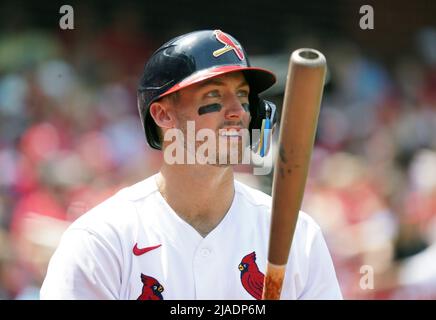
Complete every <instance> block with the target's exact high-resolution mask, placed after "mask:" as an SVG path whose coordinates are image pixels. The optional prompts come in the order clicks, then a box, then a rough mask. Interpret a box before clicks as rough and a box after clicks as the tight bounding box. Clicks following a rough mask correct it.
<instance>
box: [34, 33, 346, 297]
mask: <svg viewBox="0 0 436 320" xmlns="http://www.w3.org/2000/svg"><path fill="white" fill-rule="evenodd" d="M275 81H276V80H275V76H274V75H273V74H272V73H271V72H270V71H267V70H264V69H261V68H255V67H252V66H250V64H249V61H248V59H247V55H246V52H245V51H244V49H243V48H242V46H241V45H240V44H239V42H238V41H237V40H236V39H235V38H234V37H232V36H230V35H229V34H226V33H224V32H222V31H220V30H214V31H212V30H206V31H196V32H192V33H188V34H185V35H182V36H179V37H177V38H175V39H172V40H170V41H169V42H167V43H166V44H164V45H163V46H161V47H160V48H159V49H158V50H157V51H156V52H155V53H154V54H153V55H152V57H151V58H150V59H149V61H148V63H147V64H146V66H145V69H144V73H143V75H142V78H141V80H140V84H139V88H138V108H139V113H140V117H141V121H142V123H143V126H144V130H145V135H146V139H147V141H148V144H149V145H150V146H151V147H152V148H155V149H159V150H162V151H163V152H164V154H165V151H168V148H170V147H171V146H172V143H173V141H172V140H171V141H168V140H167V139H166V136H167V134H168V132H170V131H171V130H179V132H181V134H182V136H183V137H185V138H187V136H188V131H189V130H188V123H189V122H191V123H194V124H195V132H199V131H200V130H202V129H208V130H209V132H210V131H212V132H213V134H214V136H215V138H216V139H217V141H218V142H220V143H221V142H223V141H225V144H227V145H231V144H232V143H233V144H236V145H237V146H238V147H240V146H241V144H243V139H242V134H240V132H242V131H243V130H244V129H250V130H251V129H265V127H268V126H269V125H268V123H270V124H271V122H274V120H275V117H274V116H273V114H274V111H275V106H274V105H273V104H272V103H270V102H267V101H264V100H262V99H261V98H259V93H261V92H262V91H264V90H266V89H267V88H269V87H271V86H272V85H273V84H274V83H275ZM232 139H233V140H232ZM229 140H232V141H233V142H229ZM251 140H254V137H251ZM261 140H263V141H262V144H265V143H266V141H265V139H262V134H261ZM235 141H236V142H235ZM218 142H217V143H216V145H219V144H220V143H218ZM258 142H259V141H251V145H256V143H258ZM197 144H198V143H197V142H196V144H195V145H197ZM262 148H263V147H262ZM182 149H183V151H184V155H185V156H187V155H188V154H189V153H190V152H191V151H190V150H189V143H186V141H185V142H183V143H182ZM242 149H243V148H239V149H238V155H237V156H238V157H237V158H238V159H239V160H240V159H241V153H242V151H241V150H242ZM214 150H215V149H213V148H212V149H210V155H211V154H213V153H214ZM217 150H218V151H217V152H216V155H215V156H216V159H220V160H222V157H220V156H222V154H221V149H217ZM263 150H264V148H263ZM230 155H231V152H230ZM215 156H214V157H215ZM164 158H165V157H164ZM224 158H225V159H227V160H228V156H227V158H226V157H224ZM270 220H271V197H270V196H268V195H266V194H264V193H262V192H260V191H258V190H255V189H253V188H251V187H248V186H246V185H244V184H243V183H241V182H238V181H236V180H235V179H234V174H233V165H232V164H230V163H228V162H227V163H222V162H219V163H218V162H215V163H214V162H212V161H209V162H207V163H198V162H196V163H194V164H183V163H176V164H171V163H168V161H164V162H163V165H162V167H161V170H160V172H159V173H157V174H156V175H154V176H151V177H149V178H147V179H145V180H143V181H141V182H139V183H137V184H135V185H133V186H130V187H128V188H125V189H123V190H121V191H119V192H118V193H117V194H115V195H114V196H112V197H111V198H109V199H108V200H106V201H104V202H103V203H101V204H100V205H98V206H97V207H95V208H94V209H92V210H90V211H89V212H87V213H86V214H84V215H83V216H81V217H80V218H79V219H77V220H76V221H75V222H74V223H72V225H71V226H70V227H69V228H68V230H67V231H66V232H65V233H64V235H63V237H62V239H61V242H60V244H59V247H58V248H57V250H56V252H55V253H54V255H53V257H52V258H51V260H50V263H49V267H48V271H47V275H46V278H45V280H44V283H43V286H42V288H41V298H42V299H139V300H162V299H261V297H262V289H263V280H264V274H265V268H266V261H267V253H268V252H267V250H268V239H269V230H270ZM292 244H293V245H292V249H291V252H290V257H289V262H288V265H287V270H286V276H285V279H284V285H283V289H282V295H281V298H282V299H342V295H341V292H340V288H339V286H338V282H337V279H336V275H335V270H334V267H333V263H332V260H331V257H330V254H329V251H328V249H327V246H326V244H325V241H324V238H323V236H322V233H321V230H320V228H319V226H318V225H317V224H316V223H315V222H314V220H313V219H312V218H310V217H309V216H308V215H307V214H305V213H304V212H300V214H299V218H298V222H297V226H296V231H295V234H294V240H293V243H292Z"/></svg>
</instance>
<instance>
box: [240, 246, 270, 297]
mask: <svg viewBox="0 0 436 320" xmlns="http://www.w3.org/2000/svg"><path fill="white" fill-rule="evenodd" d="M239 270H240V271H241V283H242V286H243V287H244V289H245V290H247V292H248V293H249V294H251V295H252V296H253V297H254V298H255V299H257V300H261V299H262V291H263V279H264V278H265V275H264V274H263V273H262V272H260V271H259V268H258V267H257V264H256V252H254V251H253V252H252V253H250V254H247V255H246V256H245V257H244V258H243V259H242V261H241V263H240V264H239Z"/></svg>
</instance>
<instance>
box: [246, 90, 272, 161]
mask: <svg viewBox="0 0 436 320" xmlns="http://www.w3.org/2000/svg"><path fill="white" fill-rule="evenodd" d="M249 102H250V112H251V121H250V125H249V130H250V145H251V150H252V151H253V152H255V153H257V154H259V155H260V156H261V157H264V156H266V155H267V154H268V152H269V149H270V145H271V140H272V133H273V129H274V126H275V124H276V122H277V112H276V111H277V108H276V105H275V104H274V103H272V102H271V101H267V100H263V99H260V98H259V96H258V95H257V94H253V96H249Z"/></svg>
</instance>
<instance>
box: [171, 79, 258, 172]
mask: <svg viewBox="0 0 436 320" xmlns="http://www.w3.org/2000/svg"><path fill="white" fill-rule="evenodd" d="M249 90H250V88H249V86H248V83H247V82H246V80H245V77H244V75H243V74H242V72H233V73H229V74H225V75H222V76H219V77H216V78H212V79H209V80H205V81H203V82H201V83H198V84H195V85H192V86H189V87H187V88H184V89H182V90H180V91H179V98H178V99H176V100H175V101H174V102H173V107H174V112H175V118H176V127H177V128H179V129H181V130H182V131H183V133H184V138H185V148H186V147H187V139H189V136H188V121H191V125H192V124H193V123H195V133H196V136H197V133H199V131H201V130H202V129H210V130H211V131H212V132H213V133H214V139H215V142H216V145H215V154H213V155H209V154H208V152H207V154H208V156H209V157H210V156H213V157H216V163H217V164H221V165H228V164H230V163H232V164H234V162H235V161H234V159H235V158H236V159H237V162H238V163H240V162H241V160H242V152H243V147H245V145H244V144H247V143H249V139H246V138H248V137H247V136H244V138H243V137H242V133H245V134H247V133H248V131H247V130H245V132H244V130H242V131H241V129H248V126H249V123H250V112H249V111H248V95H249ZM203 131H204V130H203ZM209 132H210V131H209ZM197 137H198V136H197ZM208 140H209V137H208V138H205V139H204V141H196V142H195V147H196V148H195V149H196V150H197V151H199V150H201V149H199V148H200V146H201V145H204V144H205V143H206V141H207V143H210V141H208ZM247 140H248V141H247ZM224 149H225V150H224ZM220 154H221V158H220ZM223 159H224V161H223ZM232 159H233V160H232ZM231 161H233V162H231Z"/></svg>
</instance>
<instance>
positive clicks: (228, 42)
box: [213, 30, 244, 60]
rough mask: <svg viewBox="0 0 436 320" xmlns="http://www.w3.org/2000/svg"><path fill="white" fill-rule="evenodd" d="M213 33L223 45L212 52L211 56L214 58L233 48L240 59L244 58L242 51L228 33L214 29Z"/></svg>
mask: <svg viewBox="0 0 436 320" xmlns="http://www.w3.org/2000/svg"><path fill="white" fill-rule="evenodd" d="M214 34H215V37H216V39H217V40H218V41H219V42H221V43H222V44H223V45H224V47H222V48H220V49H218V50H215V51H214V52H213V56H214V57H215V58H217V57H219V56H220V55H222V54H224V53H226V52H227V51H230V50H233V51H234V52H235V54H236V56H237V57H238V58H239V59H240V60H244V52H243V51H242V50H241V48H240V47H239V46H238V45H237V44H236V43H235V42H234V41H233V40H232V39H230V37H229V36H228V35H226V34H225V33H224V32H222V31H221V30H215V31H214Z"/></svg>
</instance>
